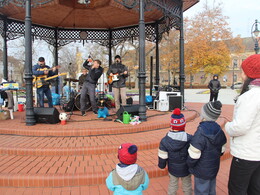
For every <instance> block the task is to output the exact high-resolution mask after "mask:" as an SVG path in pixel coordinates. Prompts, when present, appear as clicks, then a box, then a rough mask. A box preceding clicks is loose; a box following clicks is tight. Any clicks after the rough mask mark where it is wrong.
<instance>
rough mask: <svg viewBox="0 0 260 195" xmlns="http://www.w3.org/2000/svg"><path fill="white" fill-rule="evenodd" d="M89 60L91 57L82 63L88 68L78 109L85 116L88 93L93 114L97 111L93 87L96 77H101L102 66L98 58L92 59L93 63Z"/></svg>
mask: <svg viewBox="0 0 260 195" xmlns="http://www.w3.org/2000/svg"><path fill="white" fill-rule="evenodd" d="M90 60H91V59H87V60H86V61H85V62H84V64H83V67H84V68H86V69H87V70H88V74H87V77H86V80H85V81H84V83H83V86H82V89H81V91H80V93H81V96H80V111H81V114H82V116H86V101H87V95H89V100H90V103H91V106H92V111H93V112H94V114H97V111H98V107H97V102H96V95H95V94H96V92H95V89H96V85H97V82H98V79H99V78H100V77H101V75H102V73H103V68H102V67H101V61H100V60H94V62H93V65H90V63H89V61H90Z"/></svg>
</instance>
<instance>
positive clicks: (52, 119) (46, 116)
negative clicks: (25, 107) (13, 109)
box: [34, 107, 60, 124]
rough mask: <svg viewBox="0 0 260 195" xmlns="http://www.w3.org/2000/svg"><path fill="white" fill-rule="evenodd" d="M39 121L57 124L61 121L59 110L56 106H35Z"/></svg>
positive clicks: (36, 117) (36, 116) (37, 120)
mask: <svg viewBox="0 0 260 195" xmlns="http://www.w3.org/2000/svg"><path fill="white" fill-rule="evenodd" d="M34 114H35V119H36V122H37V123H47V124H56V123H59V122H60V119H59V115H60V113H59V111H58V110H57V109H56V108H54V107H53V108H42V107H39V108H38V107H37V108H34Z"/></svg>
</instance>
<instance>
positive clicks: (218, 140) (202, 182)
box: [187, 101, 227, 195]
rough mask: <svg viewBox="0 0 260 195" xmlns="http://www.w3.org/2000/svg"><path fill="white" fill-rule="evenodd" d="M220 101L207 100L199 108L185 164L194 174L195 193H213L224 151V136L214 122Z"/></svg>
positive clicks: (212, 194) (219, 107) (213, 194)
mask: <svg viewBox="0 0 260 195" xmlns="http://www.w3.org/2000/svg"><path fill="white" fill-rule="evenodd" d="M221 107H222V104H221V102H220V101H215V102H209V103H207V104H205V105H204V106H203V107H202V109H201V118H202V122H200V124H199V126H198V128H197V131H196V132H195V134H194V136H193V137H192V140H191V143H190V147H189V150H188V152H189V156H188V160H187V164H188V166H189V170H190V172H191V173H192V174H193V175H194V193H195V195H201V194H204V195H207V194H208V195H209V194H210V195H215V194H216V176H217V174H218V170H219V164H220V157H221V155H222V154H223V153H224V151H225V144H226V142H227V139H226V136H225V134H224V132H223V131H222V129H221V127H220V126H219V125H218V124H217V123H216V122H215V121H216V120H217V119H218V117H219V116H220V114H221Z"/></svg>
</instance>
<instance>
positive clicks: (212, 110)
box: [200, 101, 222, 121]
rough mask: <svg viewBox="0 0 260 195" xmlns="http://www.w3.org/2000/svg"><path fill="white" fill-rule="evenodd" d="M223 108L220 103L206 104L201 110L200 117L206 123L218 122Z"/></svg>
mask: <svg viewBox="0 0 260 195" xmlns="http://www.w3.org/2000/svg"><path fill="white" fill-rule="evenodd" d="M221 107H222V104H221V102H220V101H215V102H209V103H206V104H205V105H204V106H203V107H202V108H201V114H200V117H201V118H202V119H205V120H206V121H216V120H217V119H218V117H219V116H220V114H221Z"/></svg>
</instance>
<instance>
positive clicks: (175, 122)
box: [158, 108, 192, 195]
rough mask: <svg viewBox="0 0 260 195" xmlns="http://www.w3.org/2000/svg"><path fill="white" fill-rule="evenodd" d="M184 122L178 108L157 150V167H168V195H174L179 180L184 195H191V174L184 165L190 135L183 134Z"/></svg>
mask: <svg viewBox="0 0 260 195" xmlns="http://www.w3.org/2000/svg"><path fill="white" fill-rule="evenodd" d="M185 126H186V120H185V117H184V115H183V114H182V113H181V111H180V109H179V108H175V109H174V111H173V113H172V115H171V130H170V131H169V132H168V133H167V135H166V136H165V137H163V138H162V140H161V142H160V146H159V150H158V166H159V168H161V169H164V168H165V167H166V164H167V165H168V172H169V176H170V182H169V187H168V194H171V195H176V194H177V190H178V187H179V185H178V183H179V179H181V180H182V190H183V192H184V194H185V195H192V185H191V174H190V172H189V167H188V165H187V163H186V161H187V157H188V148H189V144H190V140H191V138H192V135H190V134H188V133H186V132H185Z"/></svg>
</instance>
